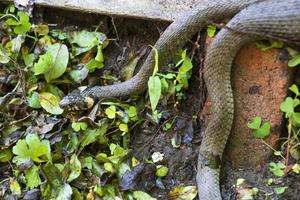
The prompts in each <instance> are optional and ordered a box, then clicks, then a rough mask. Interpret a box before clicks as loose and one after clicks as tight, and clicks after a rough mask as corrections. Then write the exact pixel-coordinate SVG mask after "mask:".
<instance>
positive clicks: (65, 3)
mask: <svg viewBox="0 0 300 200" xmlns="http://www.w3.org/2000/svg"><path fill="white" fill-rule="evenodd" d="M1 1H2V2H9V1H12V0H0V2H1ZM18 1H23V2H26V1H27V0H18ZM201 1H202V0H34V2H35V4H36V5H41V6H46V7H58V8H62V9H68V10H77V11H83V12H93V13H99V14H104V15H112V16H122V17H133V18H143V19H152V20H163V21H173V20H174V19H175V17H176V16H177V15H178V13H180V12H182V11H185V10H188V9H191V8H192V7H193V6H194V5H196V4H197V3H199V2H201Z"/></svg>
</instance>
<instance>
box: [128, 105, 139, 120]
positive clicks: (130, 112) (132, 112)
mask: <svg viewBox="0 0 300 200" xmlns="http://www.w3.org/2000/svg"><path fill="white" fill-rule="evenodd" d="M127 114H128V116H129V117H136V116H137V112H136V107H134V106H130V107H129V109H128V110H127Z"/></svg>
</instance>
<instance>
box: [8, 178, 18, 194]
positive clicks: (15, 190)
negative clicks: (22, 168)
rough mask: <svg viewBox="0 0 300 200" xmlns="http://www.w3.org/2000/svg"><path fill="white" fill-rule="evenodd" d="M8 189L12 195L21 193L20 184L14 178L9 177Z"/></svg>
mask: <svg viewBox="0 0 300 200" xmlns="http://www.w3.org/2000/svg"><path fill="white" fill-rule="evenodd" d="M9 189H10V191H11V193H12V194H13V195H16V196H20V195H21V186H20V184H19V183H18V181H17V180H16V179H14V178H10V179H9Z"/></svg>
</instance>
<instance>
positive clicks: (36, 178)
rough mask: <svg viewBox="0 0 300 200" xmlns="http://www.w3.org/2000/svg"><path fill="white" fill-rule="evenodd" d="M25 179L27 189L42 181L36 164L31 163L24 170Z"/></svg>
mask: <svg viewBox="0 0 300 200" xmlns="http://www.w3.org/2000/svg"><path fill="white" fill-rule="evenodd" d="M25 179H26V185H27V187H29V189H33V188H35V187H37V186H39V185H40V184H41V183H42V181H41V178H40V175H39V169H38V167H37V166H36V165H32V166H31V167H30V168H29V169H27V170H25Z"/></svg>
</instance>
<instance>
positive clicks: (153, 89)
mask: <svg viewBox="0 0 300 200" xmlns="http://www.w3.org/2000/svg"><path fill="white" fill-rule="evenodd" d="M148 93H149V97H150V103H151V109H152V111H153V112H154V111H155V109H156V106H157V104H158V101H159V99H160V95H161V82H160V79H159V77H158V76H154V77H153V76H151V77H150V78H149V80H148Z"/></svg>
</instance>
